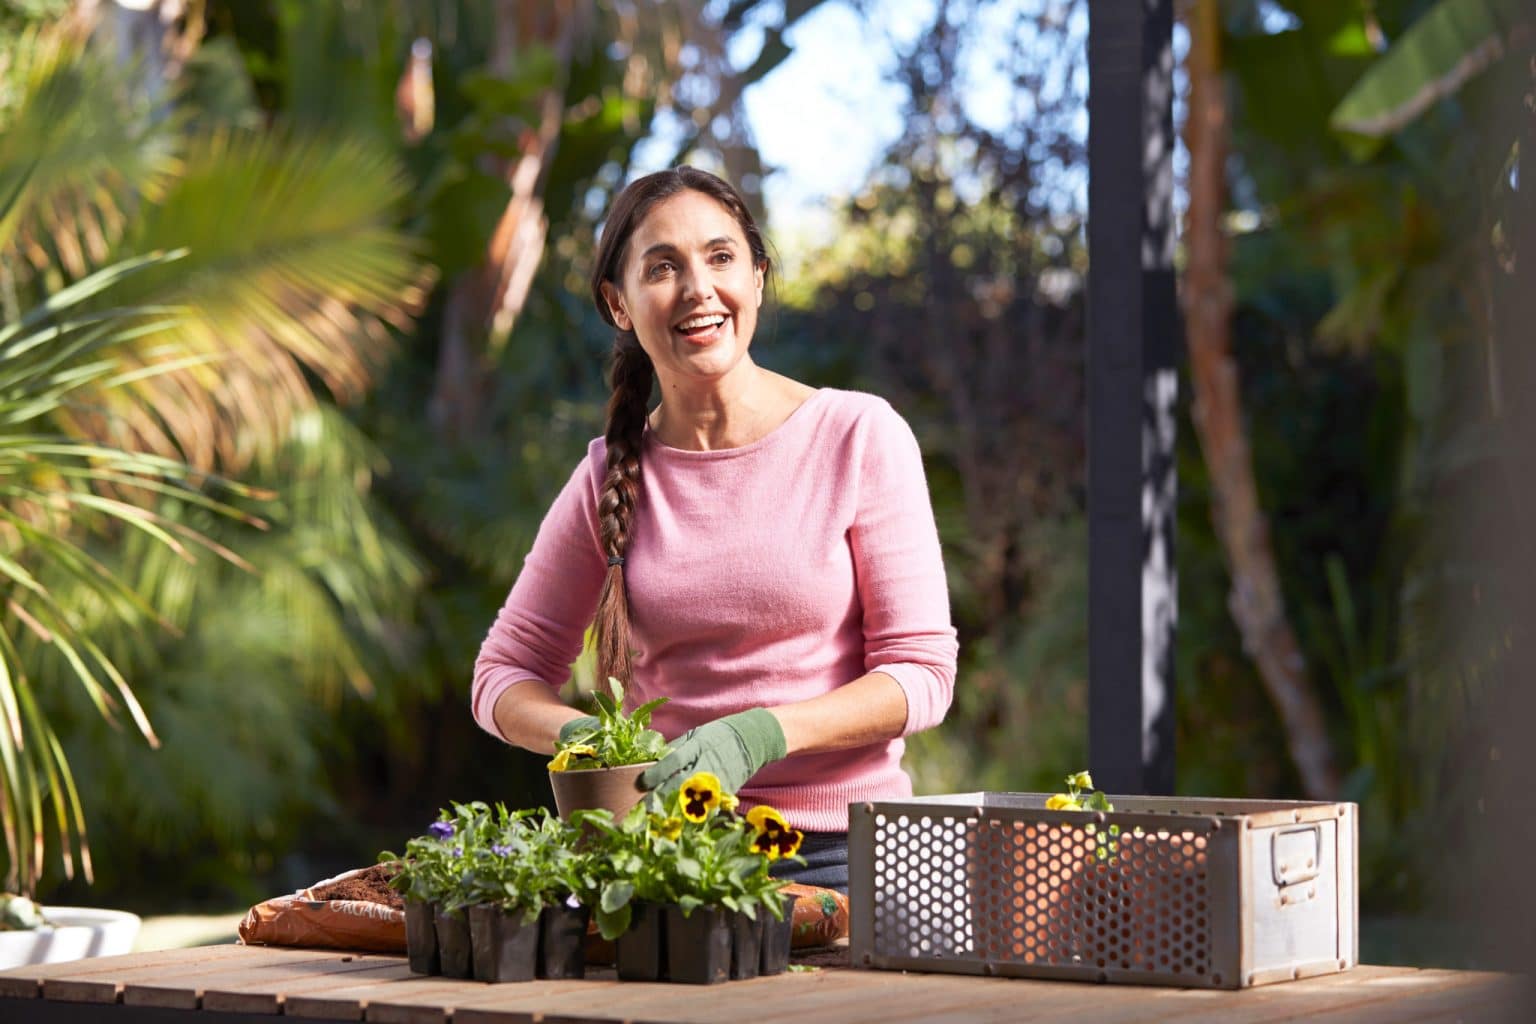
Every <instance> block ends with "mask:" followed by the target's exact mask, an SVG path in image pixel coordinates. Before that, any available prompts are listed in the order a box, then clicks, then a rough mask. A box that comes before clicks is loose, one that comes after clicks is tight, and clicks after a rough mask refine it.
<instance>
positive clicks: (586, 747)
mask: <svg viewBox="0 0 1536 1024" xmlns="http://www.w3.org/2000/svg"><path fill="white" fill-rule="evenodd" d="M596 756H597V748H596V747H594V746H592V745H591V744H590V743H573V744H571V745H570V746H568V747H566V748H565V749H564V750H561V751H559V752H557V753H556V754H555V759H554V760H553V761H551V762H549V770H550V771H552V772H564V771H569V770H570V768H571V762H572V761H574V760H576V759H577V758H578V757H596Z"/></svg>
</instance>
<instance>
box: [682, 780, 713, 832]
mask: <svg viewBox="0 0 1536 1024" xmlns="http://www.w3.org/2000/svg"><path fill="white" fill-rule="evenodd" d="M719 806H720V780H719V779H718V778H716V777H715V776H714V775H713V774H712V773H710V772H695V773H694V774H692V775H690V776H689V777H688V781H687V782H684V783H683V788H682V789H680V790H678V791H677V809H678V810H679V811H681V812H682V815H683V817H685V818H687V819H688V820H689V821H703V820H704V819H705V818H708V817H709V813H710V812H711V811H713V810H714V809H715V808H716V807H719Z"/></svg>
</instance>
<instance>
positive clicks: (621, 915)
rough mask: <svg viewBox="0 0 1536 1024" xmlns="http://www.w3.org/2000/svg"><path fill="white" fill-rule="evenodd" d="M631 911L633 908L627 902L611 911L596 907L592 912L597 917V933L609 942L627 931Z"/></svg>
mask: <svg viewBox="0 0 1536 1024" xmlns="http://www.w3.org/2000/svg"><path fill="white" fill-rule="evenodd" d="M633 913H634V908H633V907H631V906H630V905H629V904H628V903H625V904H624V905H623V906H622V907H619V908H617V909H615V910H611V911H610V910H604V909H603V908H602V907H598V908H597V910H596V911H594V912H593V916H594V917H595V918H596V919H597V931H598V934H600V935H602V937H603V938H605V939H607V940H608V941H609V942H612V941H613V940H614V939H617V938H618V937H619V936H620V935H623V934H624V933H625V932H627V931H629V921H630V917H631V915H633Z"/></svg>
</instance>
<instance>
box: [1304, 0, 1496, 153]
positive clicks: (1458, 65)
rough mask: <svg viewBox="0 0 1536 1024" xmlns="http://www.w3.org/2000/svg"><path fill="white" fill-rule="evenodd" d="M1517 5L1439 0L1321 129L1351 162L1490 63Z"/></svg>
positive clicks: (1489, 0)
mask: <svg viewBox="0 0 1536 1024" xmlns="http://www.w3.org/2000/svg"><path fill="white" fill-rule="evenodd" d="M1519 7H1520V4H1519V0H1440V2H1439V3H1438V4H1436V5H1435V6H1434V7H1432V8H1431V9H1430V10H1429V11H1427V12H1426V13H1425V14H1424V15H1423V16H1422V17H1420V18H1419V19H1418V20H1417V21H1415V22H1414V23H1413V24H1412V25H1410V26H1409V27H1408V30H1407V31H1406V32H1404V33H1403V34H1402V36H1401V37H1400V38H1399V39H1398V40H1397V41H1396V42H1395V43H1394V44H1393V45H1392V48H1391V49H1390V50H1388V51H1387V53H1386V54H1385V55H1384V56H1382V57H1381V58H1380V59H1379V60H1377V61H1376V62H1375V63H1374V64H1372V65H1371V67H1370V68H1369V69H1368V70H1367V71H1366V72H1365V74H1363V75H1361V76H1360V79H1359V81H1357V82H1356V83H1355V85H1354V87H1353V88H1352V89H1350V90H1349V92H1348V94H1347V95H1345V97H1344V98H1343V100H1341V101H1340V102H1339V105H1338V106H1337V107H1335V108H1334V110H1333V114H1332V116H1330V117H1329V120H1328V124H1329V127H1331V128H1332V129H1333V130H1334V131H1335V132H1337V133H1339V134H1340V135H1341V136H1342V137H1344V139H1345V141H1346V145H1348V146H1349V148H1350V150H1351V152H1352V153H1353V154H1354V155H1355V156H1357V157H1358V158H1361V159H1364V158H1366V157H1369V156H1370V155H1371V154H1373V153H1374V152H1375V151H1376V150H1377V149H1378V148H1379V147H1380V144H1381V141H1382V140H1384V139H1385V138H1387V137H1388V136H1390V135H1393V134H1396V133H1397V132H1399V131H1401V130H1402V129H1403V128H1404V127H1405V126H1406V125H1408V124H1409V123H1411V122H1412V121H1413V120H1414V119H1415V118H1417V117H1418V116H1419V115H1420V114H1422V113H1423V112H1424V111H1426V110H1428V109H1429V108H1430V107H1431V106H1432V105H1433V104H1435V103H1436V102H1437V101H1439V100H1441V99H1443V98H1445V97H1447V96H1450V95H1453V94H1455V93H1456V92H1457V90H1459V89H1460V88H1461V87H1462V86H1463V85H1464V84H1465V83H1466V82H1467V81H1468V80H1470V79H1471V78H1473V77H1475V76H1476V75H1478V74H1479V73H1481V72H1482V71H1483V70H1484V69H1486V68H1487V67H1489V66H1490V65H1491V64H1493V63H1495V62H1496V61H1498V60H1499V59H1500V58H1501V57H1502V56H1503V55H1504V53H1505V50H1506V48H1507V42H1508V36H1509V33H1510V32H1511V31H1512V29H1513V25H1514V22H1515V20H1516V18H1517V17H1518V16H1519V14H1518V11H1519Z"/></svg>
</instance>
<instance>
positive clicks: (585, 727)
mask: <svg viewBox="0 0 1536 1024" xmlns="http://www.w3.org/2000/svg"><path fill="white" fill-rule="evenodd" d="M602 724H603V723H602V722H600V721H598V719H597V716H595V715H582V716H581V717H579V718H573V719H571V720H570V721H569V722H566V723H565V724H564V725H562V726H561V727H560V736H559V738H558V739H557V740H556V741H555V746H556V747H559V746H560V745H561V744H562V743H569V742H570V741H571V740H572V739H573V738H574V737H576V736H580V735H581V734H582V733H584V732H596V731H597V730H598V727H599V726H601V725H602Z"/></svg>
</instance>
